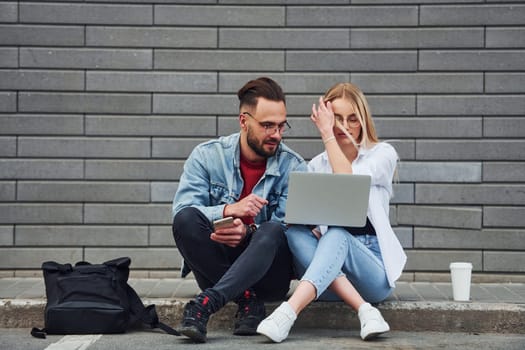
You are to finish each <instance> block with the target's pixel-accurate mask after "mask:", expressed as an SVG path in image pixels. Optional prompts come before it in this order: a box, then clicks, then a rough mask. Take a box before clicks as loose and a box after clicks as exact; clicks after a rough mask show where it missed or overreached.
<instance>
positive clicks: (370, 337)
mask: <svg viewBox="0 0 525 350" xmlns="http://www.w3.org/2000/svg"><path fill="white" fill-rule="evenodd" d="M389 331H390V329H387V330H384V331H379V332H372V333H368V334H367V335H366V336H365V337H364V338H362V339H363V340H365V341H366V340H372V339H374V338H377V337H378V336H380V335H381V334H385V333H388V332H389Z"/></svg>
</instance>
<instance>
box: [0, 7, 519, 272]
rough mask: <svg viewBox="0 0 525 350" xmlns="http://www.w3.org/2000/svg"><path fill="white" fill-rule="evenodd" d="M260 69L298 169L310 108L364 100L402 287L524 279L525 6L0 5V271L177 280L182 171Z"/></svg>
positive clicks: (222, 127)
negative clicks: (76, 266) (113, 269)
mask: <svg viewBox="0 0 525 350" xmlns="http://www.w3.org/2000/svg"><path fill="white" fill-rule="evenodd" d="M261 75H269V76H271V77H273V78H274V79H275V80H277V81H278V82H279V83H280V84H281V85H282V86H283V88H284V90H285V92H286V93H287V104H288V112H289V120H290V124H292V127H293V129H292V133H291V135H290V136H289V137H287V139H286V142H287V143H288V144H289V145H290V146H292V147H293V148H294V149H296V150H297V151H298V152H300V153H301V154H302V155H303V156H304V157H305V158H307V159H310V158H311V157H313V156H314V155H316V154H317V153H319V152H320V151H321V150H322V144H321V143H320V142H319V137H318V134H317V131H316V130H315V128H314V127H313V126H312V124H311V122H310V121H309V119H308V115H309V111H310V106H311V105H312V103H314V102H315V101H316V100H317V97H318V96H319V95H320V94H322V93H323V92H324V91H325V90H326V89H327V88H328V87H330V86H331V85H332V84H334V83H335V82H339V81H352V82H354V83H356V84H357V85H359V86H360V87H361V88H362V89H363V90H364V92H365V93H366V94H367V96H368V97H369V102H370V104H371V108H372V112H373V114H374V116H375V120H376V124H377V129H378V132H379V134H380V137H381V138H382V139H388V140H390V142H391V143H392V144H393V145H394V147H395V148H396V149H397V150H398V153H399V154H400V156H401V159H402V161H401V163H400V166H399V182H398V183H396V184H395V186H394V188H395V197H394V198H393V199H392V201H391V206H390V208H391V213H390V220H391V222H392V224H393V225H394V230H395V231H396V233H397V235H398V236H399V239H400V241H401V242H402V244H403V246H404V247H405V248H406V250H407V253H408V256H409V260H408V264H407V268H406V278H416V279H417V278H419V277H418V276H424V277H421V278H431V276H432V274H434V273H435V274H437V275H439V274H440V273H441V274H442V273H443V272H446V271H447V270H448V264H449V263H450V262H451V261H455V260H467V261H471V262H472V263H473V264H474V270H475V272H476V273H479V274H496V275H497V274H504V275H505V276H506V278H507V279H508V276H509V275H512V274H523V273H525V268H524V266H525V243H524V242H525V219H524V218H525V195H524V194H525V1H489V0H487V1H483V0H448V1H443V0H420V1H417V0H391V1H388V0H382V1H375V0H329V1H321V0H283V1H276V0H257V1H255V0H249V1H241V0H199V1H181V0H158V1H157V0H141V1H136V0H128V1H126V0H114V1H112V0H97V1H92V0H86V1H73V0H72V1H60V2H53V1H32V2H31V1H2V2H0V276H13V275H27V274H30V273H36V274H38V273H39V272H38V269H39V267H40V264H41V263H42V261H44V260H49V259H54V260H59V261H68V262H71V261H76V260H80V259H87V260H93V261H100V260H104V259H109V258H113V257H116V256H121V255H128V256H131V257H132V259H133V265H132V267H133V268H134V269H137V270H143V271H144V273H145V274H148V273H151V274H156V275H157V276H158V274H159V273H160V274H162V275H165V276H168V275H170V274H175V273H176V272H177V270H178V269H179V268H180V255H179V254H178V252H177V249H176V247H175V244H174V242H173V239H172V237H171V232H170V221H171V214H170V211H171V210H170V208H171V200H172V198H173V195H174V193H175V191H176V189H177V185H178V179H179V177H180V174H181V172H182V167H183V164H184V160H185V159H186V157H187V156H188V154H189V153H190V152H191V150H192V149H193V147H195V145H197V144H198V143H200V142H202V141H205V140H207V139H209V138H212V137H216V136H219V135H225V134H228V133H231V132H234V131H236V130H237V129H238V124H237V119H236V117H235V114H236V112H237V100H236V97H235V92H236V91H237V89H238V88H239V87H240V86H241V85H242V84H243V83H244V82H246V81H247V80H249V79H252V78H255V77H258V76H261ZM410 276H411V277H410Z"/></svg>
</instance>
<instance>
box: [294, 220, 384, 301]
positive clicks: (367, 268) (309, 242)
mask: <svg viewBox="0 0 525 350" xmlns="http://www.w3.org/2000/svg"><path fill="white" fill-rule="evenodd" d="M286 237H287V239H288V245H289V247H290V250H291V251H292V254H293V256H294V265H295V269H296V273H297V276H302V278H301V280H302V281H309V282H310V283H312V284H313V285H314V287H315V288H316V293H317V295H316V297H317V299H319V300H324V301H336V300H341V299H340V298H339V297H338V296H336V295H335V294H334V293H333V292H331V291H329V290H326V289H327V288H328V286H329V285H330V284H331V283H332V282H333V281H334V280H335V279H336V278H337V277H339V276H343V275H345V276H346V278H347V279H348V280H349V281H350V283H352V285H353V286H354V287H355V288H356V290H357V291H358V292H359V294H360V295H361V297H362V298H363V299H364V300H366V301H367V302H370V303H378V302H380V301H383V300H385V299H386V298H387V297H388V296H389V295H390V293H391V292H392V290H393V288H391V287H390V285H389V283H388V280H387V277H386V272H385V268H384V265H383V260H382V258H381V252H380V250H379V244H378V242H377V237H376V236H374V235H358V236H353V235H351V234H350V233H349V232H348V231H347V230H345V229H344V228H342V227H336V226H330V227H329V229H328V231H327V232H326V233H325V234H324V235H323V236H321V238H320V239H319V240H318V239H317V237H315V235H314V234H313V233H312V231H311V230H310V229H309V228H308V227H306V226H304V225H293V226H290V227H289V228H288V230H287V231H286Z"/></svg>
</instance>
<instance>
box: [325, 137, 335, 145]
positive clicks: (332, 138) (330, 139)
mask: <svg viewBox="0 0 525 350" xmlns="http://www.w3.org/2000/svg"><path fill="white" fill-rule="evenodd" d="M322 139H323V143H324V144H325V145H326V144H327V143H328V142H331V141H334V140H335V136H334V135H332V136H329V137H323V138H322Z"/></svg>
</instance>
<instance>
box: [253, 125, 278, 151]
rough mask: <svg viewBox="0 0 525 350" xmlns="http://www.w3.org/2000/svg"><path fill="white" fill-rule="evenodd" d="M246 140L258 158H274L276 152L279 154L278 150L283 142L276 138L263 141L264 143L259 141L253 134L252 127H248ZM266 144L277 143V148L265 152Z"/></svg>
mask: <svg viewBox="0 0 525 350" xmlns="http://www.w3.org/2000/svg"><path fill="white" fill-rule="evenodd" d="M246 139H247V142H248V146H250V148H251V149H252V150H253V151H254V152H255V154H257V155H258V156H260V157H264V158H270V157H272V156H273V155H275V152H277V148H279V144H280V142H281V140H278V139H276V138H273V137H272V138H268V139H267V138H265V139H263V140H262V141H260V140H258V139H257V137H255V135H254V134H253V132H252V129H251V128H250V127H248V132H247V134H246ZM266 142H272V143H275V147H274V148H273V149H270V150H268V151H267V150H265V148H264V144H265V143H266Z"/></svg>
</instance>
